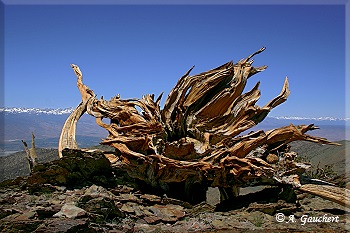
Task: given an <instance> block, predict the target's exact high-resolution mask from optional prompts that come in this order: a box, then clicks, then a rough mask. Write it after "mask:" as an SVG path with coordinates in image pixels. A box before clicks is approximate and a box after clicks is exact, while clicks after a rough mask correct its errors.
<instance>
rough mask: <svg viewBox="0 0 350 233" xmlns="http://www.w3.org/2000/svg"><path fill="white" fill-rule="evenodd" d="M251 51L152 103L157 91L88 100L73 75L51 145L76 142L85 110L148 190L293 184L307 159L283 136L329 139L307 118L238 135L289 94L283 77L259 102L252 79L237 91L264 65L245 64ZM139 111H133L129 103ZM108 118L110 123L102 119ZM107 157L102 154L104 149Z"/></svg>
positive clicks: (184, 80)
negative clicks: (75, 96)
mask: <svg viewBox="0 0 350 233" xmlns="http://www.w3.org/2000/svg"><path fill="white" fill-rule="evenodd" d="M264 50H265V48H261V49H260V50H258V51H257V52H255V53H253V54H252V55H250V56H248V57H247V58H245V59H242V60H240V61H238V62H237V63H235V64H234V63H233V62H228V63H226V64H224V65H222V66H219V67H217V68H215V69H212V70H209V71H207V72H203V73H200V74H197V75H193V76H191V75H190V72H191V71H192V69H193V67H192V68H191V69H190V70H189V71H187V72H186V74H185V75H184V76H183V77H181V78H180V79H179V81H178V83H177V84H176V86H175V87H174V88H173V89H172V90H171V92H170V94H169V96H168V97H167V99H166V102H165V105H164V108H163V109H162V110H161V109H160V105H159V104H160V99H161V96H162V94H161V95H160V96H159V97H158V98H157V99H154V95H145V96H143V97H142V98H141V99H127V100H124V99H121V98H120V97H119V96H115V97H113V98H112V99H110V100H104V99H102V98H101V99H99V100H98V99H96V97H95V94H94V92H93V91H92V90H90V89H89V88H88V87H87V86H86V85H84V84H83V82H82V73H81V71H80V69H79V67H78V66H76V65H73V64H72V68H73V70H74V72H75V74H76V75H77V77H78V81H77V86H78V89H79V91H80V93H81V95H82V102H81V103H80V105H79V106H78V107H77V109H76V110H75V111H74V112H73V113H72V114H71V116H70V117H69V118H68V119H67V121H66V123H65V125H64V127H63V130H62V134H61V139H60V143H59V151H62V149H63V148H66V147H68V148H76V147H77V145H76V142H75V126H76V122H77V121H78V119H79V118H80V117H81V115H82V114H83V113H84V112H85V111H86V112H87V113H88V114H90V115H92V116H94V117H95V118H96V123H97V124H98V125H99V126H101V127H103V128H105V129H106V130H107V131H108V132H109V136H108V137H107V138H106V139H104V140H103V141H102V144H106V145H110V146H112V147H114V148H116V151H117V152H118V153H117V154H116V155H115V156H112V157H109V158H110V159H111V160H114V162H115V161H116V158H117V159H119V161H121V164H122V166H123V167H124V168H125V169H126V170H127V172H128V174H129V175H130V176H131V177H133V178H136V179H139V180H142V181H144V182H145V183H147V184H148V185H150V186H152V187H153V188H154V189H160V190H163V191H164V192H166V193H172V194H176V193H177V194H178V196H181V197H182V198H183V199H185V200H187V201H190V202H200V201H202V200H203V198H204V199H205V191H206V189H207V187H209V186H212V187H219V188H220V190H221V193H222V194H223V195H222V196H223V197H224V198H230V197H233V196H235V195H236V191H237V187H245V186H251V185H260V184H287V185H293V186H294V187H300V186H301V183H300V181H299V177H300V175H301V174H302V173H303V172H304V171H305V169H307V168H308V166H309V165H307V164H302V163H297V162H295V161H294V157H295V153H294V152H290V151H289V146H288V143H290V142H292V141H295V140H306V141H312V142H316V143H323V144H336V143H332V142H330V141H328V140H327V139H324V138H320V137H315V136H310V135H307V134H305V133H306V132H307V131H310V130H314V129H318V127H316V126H314V125H312V124H311V125H299V126H294V125H289V126H286V127H282V128H278V129H274V130H270V131H267V132H264V131H262V130H260V131H257V132H252V133H249V134H247V135H245V136H240V134H241V133H242V132H244V131H246V130H248V129H250V128H251V127H253V126H255V125H257V124H258V123H259V122H261V121H263V120H264V119H265V117H266V116H267V115H268V113H269V112H270V111H271V110H272V109H273V108H275V107H276V106H278V105H279V104H281V103H283V102H285V101H286V99H287V97H288V96H289V88H288V79H287V78H286V79H285V81H284V85H283V87H282V91H281V93H280V94H279V95H278V96H277V97H275V98H274V99H272V100H271V101H270V102H269V103H267V104H266V105H265V106H263V107H259V106H257V105H256V102H257V101H258V100H259V98H260V91H259V89H258V88H259V82H258V83H257V84H256V85H255V86H254V87H253V89H251V90H250V91H248V92H247V93H243V90H244V88H245V86H246V83H247V80H248V79H249V78H250V77H251V76H252V75H254V74H257V73H259V72H261V71H263V70H265V69H266V68H267V66H261V67H253V66H252V64H253V60H252V58H253V57H254V56H255V55H257V54H259V53H261V52H262V51H264ZM136 107H138V108H140V109H141V110H142V111H141V112H139V111H138V110H137V108H136ZM103 118H108V119H110V124H106V123H104V122H103V121H102V119H103ZM109 156H110V155H109Z"/></svg>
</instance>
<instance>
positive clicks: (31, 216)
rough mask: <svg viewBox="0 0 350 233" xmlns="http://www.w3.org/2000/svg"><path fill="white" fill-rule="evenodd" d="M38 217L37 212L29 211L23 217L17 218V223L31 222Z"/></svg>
mask: <svg viewBox="0 0 350 233" xmlns="http://www.w3.org/2000/svg"><path fill="white" fill-rule="evenodd" d="M35 215H36V212H35V211H28V212H25V213H23V214H21V215H19V216H18V217H16V220H17V221H26V220H29V219H33V218H34V217H35Z"/></svg>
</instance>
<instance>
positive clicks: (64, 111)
mask: <svg viewBox="0 0 350 233" xmlns="http://www.w3.org/2000/svg"><path fill="white" fill-rule="evenodd" d="M73 110H74V108H73V107H70V108H56V109H53V108H24V107H14V108H0V112H4V113H13V114H16V113H28V114H36V115H38V114H48V115H65V114H70V113H71V112H72V111H73ZM267 118H271V119H276V120H312V121H339V122H342V121H344V122H346V121H350V118H337V117H331V116H325V117H299V116H269V117H267Z"/></svg>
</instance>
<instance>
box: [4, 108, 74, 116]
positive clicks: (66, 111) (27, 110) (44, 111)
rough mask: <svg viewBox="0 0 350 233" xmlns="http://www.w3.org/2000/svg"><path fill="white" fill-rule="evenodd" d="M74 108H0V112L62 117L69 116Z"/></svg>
mask: <svg viewBox="0 0 350 233" xmlns="http://www.w3.org/2000/svg"><path fill="white" fill-rule="evenodd" d="M73 110H74V108H63V109H62V108H57V109H51V108H0V112H5V113H13V114H16V113H29V114H49V115H51V114H52V115H63V114H70V113H71V112H72V111H73Z"/></svg>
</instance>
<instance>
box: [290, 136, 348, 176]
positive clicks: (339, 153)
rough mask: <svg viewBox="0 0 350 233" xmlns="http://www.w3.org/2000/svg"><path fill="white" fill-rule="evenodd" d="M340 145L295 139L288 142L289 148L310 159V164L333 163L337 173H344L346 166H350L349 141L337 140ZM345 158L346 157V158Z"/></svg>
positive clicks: (322, 164)
mask: <svg viewBox="0 0 350 233" xmlns="http://www.w3.org/2000/svg"><path fill="white" fill-rule="evenodd" d="M337 142H338V143H339V144H341V146H332V145H323V144H317V143H313V142H304V141H296V142H292V143H290V145H291V150H292V151H295V152H297V153H298V154H299V156H303V157H306V158H308V159H310V162H311V164H313V165H315V166H316V165H317V164H318V162H320V165H321V166H324V165H325V164H334V170H335V172H337V173H338V174H339V175H340V174H344V173H345V169H346V166H348V167H349V166H350V152H349V150H346V148H350V141H345V140H343V141H337ZM346 158H347V159H346Z"/></svg>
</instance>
